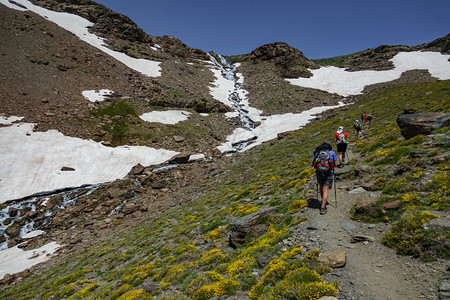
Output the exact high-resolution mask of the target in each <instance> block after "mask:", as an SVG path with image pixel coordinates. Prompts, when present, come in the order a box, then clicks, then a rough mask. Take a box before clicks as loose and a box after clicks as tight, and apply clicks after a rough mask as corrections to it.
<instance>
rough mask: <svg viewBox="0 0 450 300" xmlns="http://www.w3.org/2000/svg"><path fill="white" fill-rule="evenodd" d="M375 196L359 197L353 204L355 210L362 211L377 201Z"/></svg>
mask: <svg viewBox="0 0 450 300" xmlns="http://www.w3.org/2000/svg"><path fill="white" fill-rule="evenodd" d="M377 200H378V198H377V197H361V198H360V199H359V201H358V204H356V206H355V211H356V212H359V213H360V212H364V211H365V210H366V209H367V208H368V207H369V206H371V205H373V204H375V203H376V202H377Z"/></svg>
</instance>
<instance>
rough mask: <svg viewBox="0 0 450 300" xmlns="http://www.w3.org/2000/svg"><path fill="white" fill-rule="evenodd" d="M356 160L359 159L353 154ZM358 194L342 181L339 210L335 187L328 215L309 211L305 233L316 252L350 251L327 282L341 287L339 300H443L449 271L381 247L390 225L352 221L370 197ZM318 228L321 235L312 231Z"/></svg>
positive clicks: (350, 185)
mask: <svg viewBox="0 0 450 300" xmlns="http://www.w3.org/2000/svg"><path fill="white" fill-rule="evenodd" d="M349 155H350V157H351V158H354V157H356V155H355V154H354V153H352V152H351V151H349ZM354 188H357V186H355V182H353V181H349V180H341V181H337V189H336V194H337V195H336V196H337V204H338V205H337V208H336V207H335V192H334V187H333V190H332V191H331V193H330V197H329V199H328V203H329V205H328V213H327V214H326V215H320V214H319V211H318V210H317V209H308V210H306V212H305V214H306V216H307V218H308V220H307V221H306V222H305V224H302V226H301V227H300V228H299V234H300V232H301V234H302V235H303V236H304V235H306V236H307V240H309V241H310V242H311V243H312V246H313V247H316V248H318V249H320V250H321V251H322V252H324V251H328V250H336V249H344V250H345V251H346V252H347V263H346V266H345V267H343V268H336V269H333V270H332V272H331V273H330V274H327V275H324V276H323V279H324V280H325V281H328V282H338V283H339V284H340V287H341V288H340V291H341V292H340V294H339V295H338V296H337V298H338V299H370V300H401V299H438V280H439V277H440V276H441V274H442V273H443V272H444V271H445V269H446V264H445V263H443V262H442V261H441V262H434V263H426V264H425V263H422V262H420V261H418V260H415V259H413V258H411V257H407V256H400V255H397V254H396V253H395V251H394V250H392V249H390V248H388V247H386V246H384V245H382V244H381V242H380V241H381V238H382V237H383V234H384V232H385V231H386V230H388V229H389V225H388V224H364V223H361V222H358V221H354V220H351V219H350V209H351V207H352V206H353V205H354V204H356V203H357V202H358V200H359V199H360V198H361V197H363V196H369V195H370V193H369V192H362V193H357V194H349V192H348V189H354ZM308 227H310V228H311V227H314V228H316V229H308ZM353 235H366V236H370V237H373V238H374V239H375V241H374V242H368V241H367V242H358V243H351V237H352V236H353Z"/></svg>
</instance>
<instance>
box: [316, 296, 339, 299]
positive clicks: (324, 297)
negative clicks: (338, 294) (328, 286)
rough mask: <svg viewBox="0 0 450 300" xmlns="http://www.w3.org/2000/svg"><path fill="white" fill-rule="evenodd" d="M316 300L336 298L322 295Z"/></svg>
mask: <svg viewBox="0 0 450 300" xmlns="http://www.w3.org/2000/svg"><path fill="white" fill-rule="evenodd" d="M318 300H337V299H336V298H335V297H333V296H322V297H320V298H319V299H318Z"/></svg>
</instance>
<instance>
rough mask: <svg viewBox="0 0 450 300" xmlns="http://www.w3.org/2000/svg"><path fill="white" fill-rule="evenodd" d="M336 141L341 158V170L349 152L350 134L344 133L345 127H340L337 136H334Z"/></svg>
mask: <svg viewBox="0 0 450 300" xmlns="http://www.w3.org/2000/svg"><path fill="white" fill-rule="evenodd" d="M334 141H335V142H336V146H337V152H338V157H339V165H338V167H339V168H342V165H343V163H344V161H345V151H346V150H347V144H348V134H347V132H345V131H344V127H342V126H339V128H338V130H337V131H336V134H335V135H334Z"/></svg>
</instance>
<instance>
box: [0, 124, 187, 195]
mask: <svg viewBox="0 0 450 300" xmlns="http://www.w3.org/2000/svg"><path fill="white" fill-rule="evenodd" d="M33 127H34V124H30V123H23V124H19V125H13V126H10V127H2V128H0V153H2V155H0V203H3V202H5V201H7V200H11V199H18V198H22V197H25V196H29V195H32V194H35V193H38V192H43V191H53V190H57V189H61V188H67V187H77V186H81V185H84V184H96V183H102V182H110V181H113V180H116V179H120V178H123V177H124V176H126V175H127V174H128V172H129V171H130V169H131V168H132V167H133V166H135V165H136V164H138V163H140V164H142V165H144V166H149V165H157V164H160V163H163V162H165V161H167V160H169V159H170V158H172V157H173V156H175V155H177V154H178V153H179V152H175V151H170V150H165V149H155V148H150V147H144V146H121V147H116V148H112V147H106V146H103V145H102V144H100V143H97V142H95V141H92V140H83V139H79V138H73V137H67V136H64V135H63V134H62V133H60V132H58V131H56V130H49V131H46V132H33ZM27 134H28V135H27ZM64 166H67V167H71V168H74V169H75V171H71V172H65V171H61V168H62V167H64Z"/></svg>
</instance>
